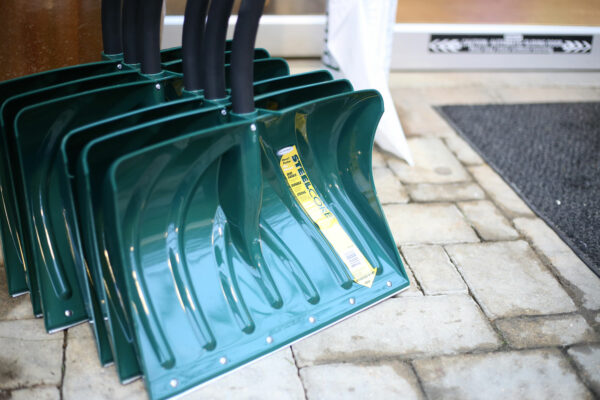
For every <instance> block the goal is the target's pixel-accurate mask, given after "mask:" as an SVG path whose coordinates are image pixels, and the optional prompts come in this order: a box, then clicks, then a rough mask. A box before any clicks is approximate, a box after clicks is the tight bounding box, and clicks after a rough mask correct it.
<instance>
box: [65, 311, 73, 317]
mask: <svg viewBox="0 0 600 400" xmlns="http://www.w3.org/2000/svg"><path fill="white" fill-rule="evenodd" d="M71 315H73V311H71V310H65V316H66V317H70V316H71Z"/></svg>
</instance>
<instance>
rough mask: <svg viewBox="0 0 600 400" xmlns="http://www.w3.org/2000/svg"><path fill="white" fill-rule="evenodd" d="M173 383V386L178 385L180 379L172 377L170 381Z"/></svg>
mask: <svg viewBox="0 0 600 400" xmlns="http://www.w3.org/2000/svg"><path fill="white" fill-rule="evenodd" d="M169 383H170V384H171V387H177V385H179V381H178V380H177V379H171V382H169Z"/></svg>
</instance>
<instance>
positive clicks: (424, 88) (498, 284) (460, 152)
mask: <svg viewBox="0 0 600 400" xmlns="http://www.w3.org/2000/svg"><path fill="white" fill-rule="evenodd" d="M314 68H318V64H317V63H316V62H314V61H296V62H294V63H292V69H293V72H304V71H307V70H312V69H314ZM390 83H391V87H392V90H393V94H394V98H395V100H396V106H397V109H398V112H399V114H400V116H401V118H402V121H403V124H404V127H405V129H406V132H407V135H408V138H409V139H408V140H409V145H410V147H411V149H412V151H413V156H414V159H415V165H414V166H408V165H407V164H406V163H404V162H402V161H399V160H396V159H394V158H391V157H388V156H386V155H384V154H383V153H382V152H380V151H376V152H375V155H374V160H373V167H374V176H375V180H376V185H377V190H378V193H379V197H380V200H381V202H382V204H383V206H384V209H385V213H386V215H387V218H388V220H389V223H390V227H391V229H392V232H393V235H394V237H395V240H396V243H397V245H398V248H399V250H400V252H401V255H402V257H403V259H404V260H405V261H406V268H407V270H408V273H409V276H410V279H411V282H412V285H411V287H410V288H409V289H408V290H406V291H404V292H403V293H401V294H399V295H397V296H396V297H395V298H392V299H389V300H387V301H385V302H383V303H381V304H379V305H377V306H376V307H374V308H371V309H369V310H367V311H365V312H363V313H361V314H359V315H357V316H356V317H353V318H351V319H348V320H346V321H344V322H342V323H340V324H338V325H336V326H334V327H332V328H330V329H327V330H325V331H323V332H321V333H319V334H317V335H315V336H312V337H310V338H308V339H306V340H304V341H301V342H299V343H297V344H295V345H293V346H291V347H288V348H285V349H283V350H281V351H279V352H277V353H275V354H273V355H271V356H269V357H267V358H265V359H262V360H260V361H259V362H257V363H255V364H252V365H250V366H248V367H246V368H243V369H241V370H239V371H236V372H234V373H232V374H230V375H228V376H226V377H224V378H222V379H220V380H217V381H215V382H213V383H211V384H209V385H207V386H205V387H203V388H202V389H200V390H198V391H196V392H194V393H192V394H190V395H189V396H187V397H186V398H187V399H298V400H302V399H310V400H312V399H366V398H372V399H382V398H402V399H502V400H506V399H592V398H594V397H599V396H600V279H598V278H597V277H596V276H595V275H594V274H593V273H592V272H591V271H590V270H589V269H588V268H587V267H586V266H585V265H584V264H583V263H582V262H581V261H580V260H579V259H578V258H577V256H575V254H574V253H573V252H572V251H571V250H570V248H569V247H568V246H566V245H565V244H564V243H563V242H562V240H561V239H559V238H558V236H557V235H556V234H555V233H554V232H553V231H552V230H551V229H550V228H548V226H547V225H546V224H545V223H544V222H543V221H542V220H540V219H539V218H537V217H536V216H535V215H534V214H533V212H532V211H531V210H530V209H529V208H528V207H527V206H526V205H525V203H523V201H522V200H521V199H520V198H519V197H518V196H517V195H516V194H515V193H514V192H513V191H512V190H511V189H510V188H509V187H508V186H507V185H506V184H505V183H504V182H503V181H502V179H501V178H500V177H499V176H498V175H497V174H496V173H495V172H494V171H493V170H492V169H491V168H490V167H489V166H487V165H486V164H485V163H484V162H483V161H482V159H481V158H480V157H479V156H478V155H477V154H476V153H475V152H474V151H473V150H472V149H471V148H470V147H469V146H468V145H467V144H466V143H465V142H464V141H463V140H462V139H461V138H460V137H459V136H458V135H457V134H456V133H455V132H454V131H453V130H452V128H450V126H449V125H448V124H447V123H446V122H445V121H444V120H443V119H442V118H441V117H440V116H439V115H438V114H437V113H436V112H435V110H434V109H433V108H432V106H435V105H438V104H469V103H517V102H552V101H599V100H600V74H599V73H568V72H562V73H536V72H526V73H499V72H496V73H482V72H472V73H449V72H445V73H394V74H392V76H391V79H390ZM10 398H12V399H30V398H39V399H66V400H72V399H73V400H75V399H86V400H92V399H138V398H139V399H144V398H146V394H145V391H144V388H143V382H142V381H139V380H138V381H136V382H133V383H131V384H129V385H126V386H122V385H120V384H119V381H118V379H117V376H116V374H115V371H114V367H108V368H101V367H100V366H99V363H98V360H97V356H96V352H95V346H94V341H93V338H92V335H91V332H90V329H89V326H87V325H85V324H84V325H80V326H77V327H74V328H71V329H69V330H68V331H66V332H60V333H56V334H53V335H48V334H46V333H45V332H44V329H43V323H42V321H41V320H35V319H32V315H31V309H30V305H29V298H28V296H21V297H18V298H15V299H8V298H7V297H6V282H5V281H4V271H3V270H0V399H2V400H4V399H10Z"/></svg>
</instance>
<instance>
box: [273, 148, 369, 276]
mask: <svg viewBox="0 0 600 400" xmlns="http://www.w3.org/2000/svg"><path fill="white" fill-rule="evenodd" d="M278 154H279V155H280V156H281V160H280V161H279V166H280V167H281V171H283V175H284V176H285V179H286V181H287V183H288V185H289V187H290V190H291V191H292V193H293V194H294V197H295V198H296V201H298V203H299V204H300V206H302V209H303V210H304V212H305V213H306V215H308V217H309V218H310V219H311V220H312V221H313V222H314V223H315V224H316V225H317V226H318V227H319V229H320V231H321V233H322V234H323V236H324V237H325V239H327V241H328V242H329V244H330V245H331V247H332V248H333V249H334V250H335V252H336V253H337V254H338V255H339V256H340V258H341V259H342V260H343V261H344V264H345V265H346V267H347V268H348V270H349V271H350V274H351V275H352V277H353V279H354V282H356V283H358V284H359V285H363V286H366V287H371V286H372V285H373V281H374V280H375V274H376V273H377V268H373V267H372V266H371V264H370V263H369V261H368V260H367V259H366V258H365V256H364V255H363V254H362V252H361V251H360V250H359V249H358V247H356V245H355V244H354V242H353V241H352V239H351V238H350V236H348V234H347V233H346V231H344V229H343V228H342V226H341V225H340V223H339V221H338V219H337V218H336V217H335V215H333V213H332V212H331V211H329V209H328V208H327V206H326V205H325V204H324V203H323V201H322V200H321V198H320V197H319V195H318V194H317V192H316V191H315V189H314V187H313V185H312V184H311V182H310V179H309V178H308V175H307V174H306V171H305V170H304V167H303V166H302V161H301V160H300V156H299V155H298V151H297V150H296V146H292V147H288V148H285V149H282V150H280V151H279V152H278Z"/></svg>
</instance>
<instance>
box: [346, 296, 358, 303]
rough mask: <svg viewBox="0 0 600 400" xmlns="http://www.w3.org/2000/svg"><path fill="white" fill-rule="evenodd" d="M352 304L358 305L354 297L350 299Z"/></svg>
mask: <svg viewBox="0 0 600 400" xmlns="http://www.w3.org/2000/svg"><path fill="white" fill-rule="evenodd" d="M348 301H349V302H350V304H354V303H356V300H354V297H350V300H348Z"/></svg>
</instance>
